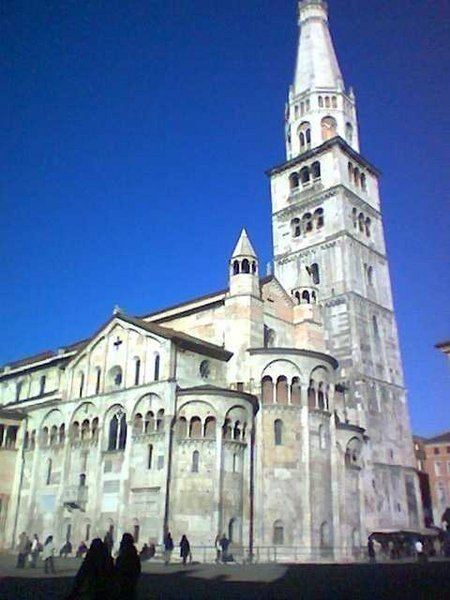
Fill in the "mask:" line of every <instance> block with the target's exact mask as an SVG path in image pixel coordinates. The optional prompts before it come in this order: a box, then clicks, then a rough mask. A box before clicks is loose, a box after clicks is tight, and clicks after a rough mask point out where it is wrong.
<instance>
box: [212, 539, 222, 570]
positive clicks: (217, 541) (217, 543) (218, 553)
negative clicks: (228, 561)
mask: <svg viewBox="0 0 450 600" xmlns="http://www.w3.org/2000/svg"><path fill="white" fill-rule="evenodd" d="M214 546H215V548H216V563H219V562H220V557H221V554H222V548H221V546H220V535H219V534H217V535H216V539H215V540H214Z"/></svg>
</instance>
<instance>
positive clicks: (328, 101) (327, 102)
mask: <svg viewBox="0 0 450 600" xmlns="http://www.w3.org/2000/svg"><path fill="white" fill-rule="evenodd" d="M325 108H330V97H329V96H325Z"/></svg>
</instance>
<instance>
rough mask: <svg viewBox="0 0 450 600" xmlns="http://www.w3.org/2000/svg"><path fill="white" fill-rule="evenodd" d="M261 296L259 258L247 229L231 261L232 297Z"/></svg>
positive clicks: (243, 232)
mask: <svg viewBox="0 0 450 600" xmlns="http://www.w3.org/2000/svg"><path fill="white" fill-rule="evenodd" d="M242 294H251V295H253V296H257V297H258V298H259V296H260V290H259V274H258V258H257V256H256V252H255V250H254V249H253V246H252V244H251V242H250V240H249V237H248V235H247V232H246V231H245V229H243V230H242V231H241V235H240V236H239V239H238V242H237V244H236V247H235V249H234V251H233V254H232V255H231V259H230V295H242Z"/></svg>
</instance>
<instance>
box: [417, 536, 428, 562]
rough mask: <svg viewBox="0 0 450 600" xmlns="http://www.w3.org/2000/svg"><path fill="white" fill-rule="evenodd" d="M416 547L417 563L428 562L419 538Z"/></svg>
mask: <svg viewBox="0 0 450 600" xmlns="http://www.w3.org/2000/svg"><path fill="white" fill-rule="evenodd" d="M414 546H415V550H416V556H417V562H419V563H425V562H427V555H426V554H425V552H424V551H423V543H422V541H421V540H420V539H419V538H417V540H416V543H415V544H414Z"/></svg>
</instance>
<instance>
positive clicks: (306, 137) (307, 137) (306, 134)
mask: <svg viewBox="0 0 450 600" xmlns="http://www.w3.org/2000/svg"><path fill="white" fill-rule="evenodd" d="M305 140H306V146H307V147H308V148H309V146H310V145H311V129H307V130H306V132H305Z"/></svg>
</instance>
